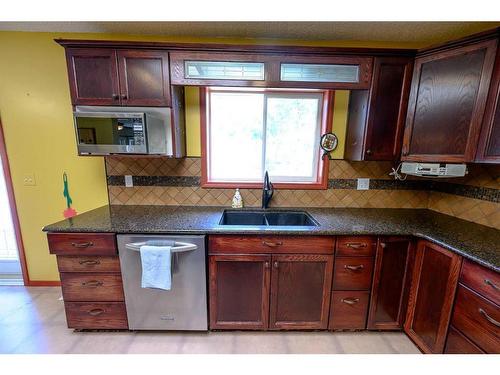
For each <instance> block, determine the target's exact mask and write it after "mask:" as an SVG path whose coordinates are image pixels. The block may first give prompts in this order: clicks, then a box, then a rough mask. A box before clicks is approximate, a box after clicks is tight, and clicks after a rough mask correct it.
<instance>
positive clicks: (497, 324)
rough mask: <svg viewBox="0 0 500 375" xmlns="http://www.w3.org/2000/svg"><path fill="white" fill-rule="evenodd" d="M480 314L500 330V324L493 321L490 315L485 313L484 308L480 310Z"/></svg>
mask: <svg viewBox="0 0 500 375" xmlns="http://www.w3.org/2000/svg"><path fill="white" fill-rule="evenodd" d="M479 313H480V314H481V315H482V316H484V317H485V319H486V320H487V321H488V322H490V323H491V324H493V325H494V326H495V327H498V328H500V322H497V321H496V320H495V319H493V318H492V317H491V316H489V315H488V313H487V312H486V311H484V310H483V309H482V308H479Z"/></svg>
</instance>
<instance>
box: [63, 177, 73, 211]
mask: <svg viewBox="0 0 500 375" xmlns="http://www.w3.org/2000/svg"><path fill="white" fill-rule="evenodd" d="M63 184H64V190H63V196H64V198H66V209H65V210H64V211H63V216H64V217H65V218H66V219H68V218H70V217H73V216H75V215H76V211H75V210H74V209H73V208H72V207H71V204H72V203H73V200H72V199H71V197H70V195H69V186H68V175H67V174H66V172H64V173H63Z"/></svg>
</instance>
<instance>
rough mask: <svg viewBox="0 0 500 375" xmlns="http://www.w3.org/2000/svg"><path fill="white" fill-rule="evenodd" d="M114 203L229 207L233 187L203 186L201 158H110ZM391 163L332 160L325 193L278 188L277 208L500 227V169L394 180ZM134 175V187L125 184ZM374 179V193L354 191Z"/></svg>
mask: <svg viewBox="0 0 500 375" xmlns="http://www.w3.org/2000/svg"><path fill="white" fill-rule="evenodd" d="M105 159H106V171H107V176H108V191H109V202H110V204H128V205H141V204H147V205H205V206H213V205H216V206H219V205H220V206H230V204H231V199H232V197H233V194H234V189H204V188H201V187H200V175H201V159H199V158H184V159H165V158H130V157H106V158H105ZM391 168H392V163H390V162H348V161H345V160H333V161H331V162H330V167H329V173H328V176H329V188H328V189H326V190H299V189H297V190H287V189H277V190H276V191H275V195H274V197H273V200H272V201H271V206H274V207H387V208H429V209H431V210H434V211H438V212H442V213H445V214H448V215H453V216H456V217H460V218H463V219H465V220H469V221H474V222H477V223H480V224H484V225H488V226H491V227H495V228H499V229H500V203H499V202H500V200H499V199H500V190H499V189H500V166H483V165H473V166H470V167H469V170H470V173H469V175H468V176H466V177H464V178H461V179H453V180H451V179H450V180H442V181H441V180H439V181H438V182H435V181H436V180H428V179H408V180H406V181H402V182H401V181H394V180H392V178H391V177H390V176H389V174H388V173H389V172H390V171H391ZM124 175H132V176H134V187H132V188H127V187H125V186H124V185H125V184H124V177H123V176H124ZM356 178H370V179H371V181H370V190H356V180H355V179H356ZM240 191H241V195H242V197H243V200H244V203H245V206H247V207H258V206H260V202H261V194H262V191H261V190H260V189H240Z"/></svg>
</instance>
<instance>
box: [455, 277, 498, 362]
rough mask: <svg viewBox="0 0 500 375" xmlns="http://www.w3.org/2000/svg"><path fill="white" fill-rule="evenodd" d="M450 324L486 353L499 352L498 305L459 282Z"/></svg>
mask: <svg viewBox="0 0 500 375" xmlns="http://www.w3.org/2000/svg"><path fill="white" fill-rule="evenodd" d="M452 324H453V326H454V327H455V328H456V329H458V330H459V331H460V332H462V333H463V334H464V335H465V336H467V337H468V338H469V339H470V340H471V341H472V342H474V343H475V344H476V345H477V346H479V347H480V348H481V349H483V350H484V351H485V352H486V353H497V354H498V353H500V336H499V335H500V308H499V306H498V305H495V304H494V303H492V302H490V301H489V300H487V299H486V298H484V297H481V296H480V295H479V294H477V293H475V292H473V291H472V290H470V289H468V288H467V287H465V286H463V285H460V284H459V287H458V292H457V297H456V300H455V308H454V310H453V318H452Z"/></svg>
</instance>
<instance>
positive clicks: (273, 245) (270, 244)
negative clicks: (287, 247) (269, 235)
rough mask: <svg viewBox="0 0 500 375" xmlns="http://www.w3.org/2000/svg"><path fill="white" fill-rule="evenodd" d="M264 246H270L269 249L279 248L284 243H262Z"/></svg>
mask: <svg viewBox="0 0 500 375" xmlns="http://www.w3.org/2000/svg"><path fill="white" fill-rule="evenodd" d="M262 245H264V246H269V247H278V246H281V245H283V242H281V241H279V242H267V241H262Z"/></svg>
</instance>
